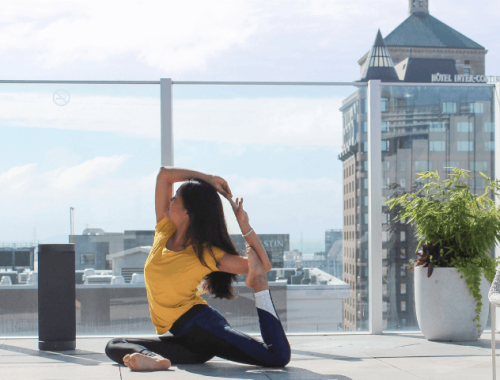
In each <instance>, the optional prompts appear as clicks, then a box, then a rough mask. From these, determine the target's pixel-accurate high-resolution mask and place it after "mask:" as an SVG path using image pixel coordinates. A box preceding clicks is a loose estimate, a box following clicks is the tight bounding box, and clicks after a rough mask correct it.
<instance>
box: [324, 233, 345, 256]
mask: <svg viewBox="0 0 500 380" xmlns="http://www.w3.org/2000/svg"><path fill="white" fill-rule="evenodd" d="M338 240H340V241H342V230H326V231H325V256H327V255H328V253H329V252H330V250H331V248H332V246H333V245H334V243H335V242H336V241H338Z"/></svg>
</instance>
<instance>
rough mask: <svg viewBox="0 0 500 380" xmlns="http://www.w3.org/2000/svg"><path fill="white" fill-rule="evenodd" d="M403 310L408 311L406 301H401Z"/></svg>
mask: <svg viewBox="0 0 500 380" xmlns="http://www.w3.org/2000/svg"><path fill="white" fill-rule="evenodd" d="M401 285H403V284H401ZM401 311H406V301H401Z"/></svg>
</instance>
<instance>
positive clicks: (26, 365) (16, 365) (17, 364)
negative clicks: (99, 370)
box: [0, 362, 114, 368]
mask: <svg viewBox="0 0 500 380" xmlns="http://www.w3.org/2000/svg"><path fill="white" fill-rule="evenodd" d="M56 364H57V365H56V366H54V362H45V363H41V362H38V363H13V364H12V363H10V364H3V363H0V368H2V367H4V368H10V367H31V366H32V365H35V366H36V367H38V366H42V367H45V366H51V367H72V366H73V367H100V366H112V365H113V364H114V363H98V364H96V365H93V366H89V365H82V364H77V363H61V362H58V363H56Z"/></svg>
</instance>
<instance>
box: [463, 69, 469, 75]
mask: <svg viewBox="0 0 500 380" xmlns="http://www.w3.org/2000/svg"><path fill="white" fill-rule="evenodd" d="M464 74H465V75H470V67H464Z"/></svg>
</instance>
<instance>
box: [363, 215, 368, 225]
mask: <svg viewBox="0 0 500 380" xmlns="http://www.w3.org/2000/svg"><path fill="white" fill-rule="evenodd" d="M364 218H365V224H368V214H365V216H364Z"/></svg>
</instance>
